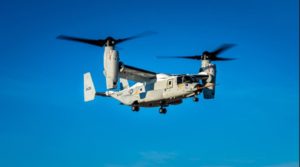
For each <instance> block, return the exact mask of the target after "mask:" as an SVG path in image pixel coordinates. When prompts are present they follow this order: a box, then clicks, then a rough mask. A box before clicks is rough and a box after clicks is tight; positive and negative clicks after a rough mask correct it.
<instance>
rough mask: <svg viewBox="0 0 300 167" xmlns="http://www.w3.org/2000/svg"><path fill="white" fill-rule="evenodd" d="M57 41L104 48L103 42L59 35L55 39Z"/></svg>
mask: <svg viewBox="0 0 300 167" xmlns="http://www.w3.org/2000/svg"><path fill="white" fill-rule="evenodd" d="M57 39H63V40H68V41H75V42H81V43H86V44H90V45H96V46H100V47H102V46H104V44H105V40H94V39H85V38H77V37H71V36H66V35H60V36H58V37H57Z"/></svg>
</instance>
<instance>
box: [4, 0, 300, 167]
mask: <svg viewBox="0 0 300 167" xmlns="http://www.w3.org/2000/svg"><path fill="white" fill-rule="evenodd" d="M0 20H1V28H0V35H1V44H0V74H1V77H0V89H1V91H0V166H6V167H20V166H24V167H25V166H30V167H40V166H44V167H54V166H55V167H57V166H74V167H76V166H78V167H79V166H90V167H96V166H97V167H99V166H104V167H148V166H165V167H169V166H172V167H175V166H206V167H221V166H229V167H236V166H237V167H239V166H249V167H250V166H251V167H252V166H258V167H260V166H261V167H279V166H285V167H286V166H287V167H296V166H299V163H298V161H299V1H297V0H287V1H282V0H251V1H238V0H228V1H221V0H212V1H203V0H200V1H194V0H186V1H177V0H175V1H174V0H172V1H171V0H165V1H154V0H151V1H114V0H111V1H80V0H76V1H58V0H53V1H36V0H30V1H14V0H12V1H7V0H2V1H1V2H0ZM148 30H150V31H155V32H157V34H156V35H153V36H150V37H145V38H142V39H138V40H134V41H130V42H127V43H124V44H120V45H119V46H118V49H119V50H120V57H121V60H122V61H124V62H125V63H126V64H129V65H134V66H137V67H141V68H145V69H147V70H150V71H155V72H165V73H195V72H197V71H198V69H199V65H200V62H197V61H190V60H159V59H156V58H155V57H156V56H180V55H194V54H200V53H202V51H204V50H206V49H207V50H213V49H215V48H216V47H218V46H219V45H220V44H223V43H235V44H237V46H236V47H235V48H233V49H231V50H229V51H227V52H225V53H224V54H223V55H222V56H224V57H234V58H238V60H236V61H231V62H218V63H216V64H217V70H218V73H217V75H218V76H217V77H218V78H217V82H218V87H217V92H216V99H215V100H203V99H202V98H201V99H200V102H199V103H193V102H192V100H191V99H186V100H185V101H184V103H183V104H182V105H179V106H171V107H169V108H168V114H166V115H160V114H158V109H157V108H152V109H144V108H142V109H141V111H140V112H139V113H133V112H131V110H130V107H127V106H121V105H119V103H118V102H117V101H115V100H113V99H109V98H101V97H98V98H97V99H96V100H95V101H93V102H90V103H84V102H83V88H82V87H83V81H82V80H83V73H84V72H87V71H90V72H91V73H92V74H93V79H94V81H95V86H96V89H97V90H98V91H104V90H105V80H104V77H103V75H102V70H103V69H102V65H103V64H102V63H103V62H102V54H103V48H97V47H93V46H88V45H84V44H78V43H71V42H67V41H60V40H57V39H56V36H58V35H60V34H66V35H74V36H79V37H86V38H104V37H106V36H108V35H112V36H114V37H116V38H123V37H127V36H130V35H134V34H137V33H140V32H143V31H148Z"/></svg>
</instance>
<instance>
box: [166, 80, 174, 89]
mask: <svg viewBox="0 0 300 167" xmlns="http://www.w3.org/2000/svg"><path fill="white" fill-rule="evenodd" d="M172 87H173V83H172V80H171V79H170V80H168V82H167V88H172Z"/></svg>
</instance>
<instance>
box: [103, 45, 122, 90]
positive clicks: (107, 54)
mask: <svg viewBox="0 0 300 167" xmlns="http://www.w3.org/2000/svg"><path fill="white" fill-rule="evenodd" d="M118 74H119V54H118V52H117V51H116V50H114V49H113V48H112V47H110V46H107V47H105V51H104V75H105V78H106V88H107V89H114V88H116V87H117V83H118Z"/></svg>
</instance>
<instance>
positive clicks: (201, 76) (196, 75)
mask: <svg viewBox="0 0 300 167" xmlns="http://www.w3.org/2000/svg"><path fill="white" fill-rule="evenodd" d="M188 76H190V77H192V78H196V79H198V80H199V79H201V80H202V79H207V78H208V75H207V73H206V72H200V73H199V74H194V75H188Z"/></svg>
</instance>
